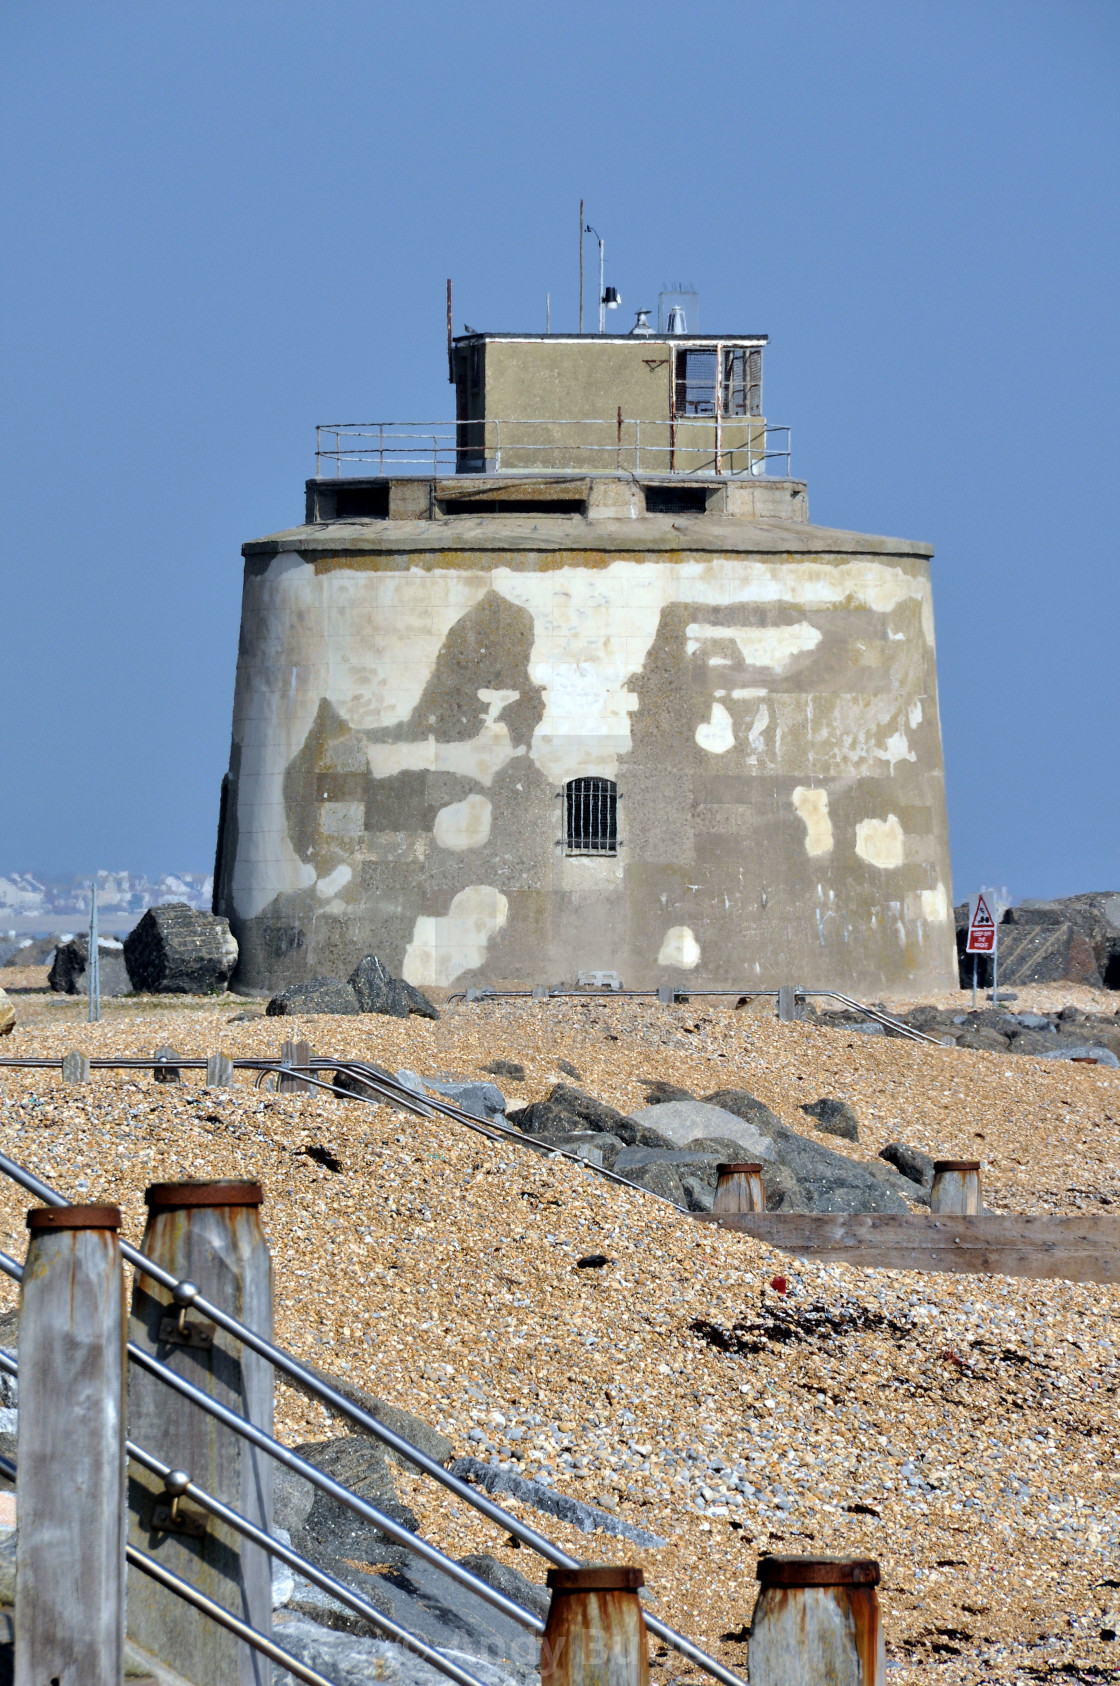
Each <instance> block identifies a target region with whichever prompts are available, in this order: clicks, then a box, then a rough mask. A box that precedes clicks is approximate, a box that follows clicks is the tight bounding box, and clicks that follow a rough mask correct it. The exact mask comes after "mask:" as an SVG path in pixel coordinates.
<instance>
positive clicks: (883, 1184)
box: [707, 1089, 922, 1212]
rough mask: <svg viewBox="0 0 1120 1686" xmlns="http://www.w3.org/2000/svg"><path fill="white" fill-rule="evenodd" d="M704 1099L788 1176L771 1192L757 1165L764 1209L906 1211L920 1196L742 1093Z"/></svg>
mask: <svg viewBox="0 0 1120 1686" xmlns="http://www.w3.org/2000/svg"><path fill="white" fill-rule="evenodd" d="M707 1099H708V1100H709V1101H711V1102H712V1103H713V1104H714V1105H716V1106H721V1107H725V1108H726V1110H727V1111H728V1112H737V1113H738V1114H739V1116H740V1117H744V1118H746V1119H747V1120H748V1121H749V1122H750V1123H752V1124H753V1125H754V1126H755V1127H756V1128H757V1129H758V1130H759V1132H760V1134H762V1135H764V1136H767V1137H768V1138H769V1140H770V1143H771V1146H772V1148H773V1155H774V1158H775V1159H777V1161H778V1163H779V1164H780V1165H781V1166H782V1167H783V1168H784V1170H785V1172H786V1173H788V1175H789V1176H790V1177H792V1179H793V1183H792V1186H790V1184H789V1183H788V1181H785V1179H783V1182H784V1183H785V1186H783V1187H779V1185H778V1183H777V1182H776V1181H775V1182H774V1183H773V1189H772V1186H771V1181H768V1176H769V1165H768V1163H767V1161H765V1160H763V1161H762V1182H763V1186H764V1188H765V1189H766V1206H767V1210H768V1211H778V1210H780V1211H790V1212H798V1211H799V1212H908V1211H909V1210H910V1207H909V1204H908V1202H909V1201H913V1200H921V1198H922V1195H921V1190H920V1189H919V1188H918V1187H917V1185H916V1184H913V1183H911V1182H910V1181H909V1180H908V1179H907V1178H904V1177H901V1176H899V1175H898V1173H897V1172H896V1171H893V1170H891V1169H890V1168H888V1166H886V1165H883V1167H882V1169H881V1170H880V1169H879V1167H875V1168H874V1169H873V1168H872V1167H871V1166H870V1165H865V1164H862V1163H861V1162H860V1161H859V1160H855V1159H849V1158H848V1157H847V1156H846V1155H845V1154H843V1153H836V1152H834V1151H833V1149H832V1148H830V1147H825V1146H824V1143H823V1142H816V1141H810V1140H809V1139H808V1137H806V1136H801V1135H799V1134H798V1133H797V1131H796V1130H791V1129H790V1127H789V1125H788V1124H783V1123H782V1122H781V1120H780V1119H779V1118H777V1117H775V1115H774V1114H773V1113H772V1112H770V1110H769V1108H768V1107H765V1106H763V1105H762V1103H761V1102H760V1101H759V1100H757V1099H756V1098H755V1096H754V1095H752V1094H750V1093H749V1092H748V1091H747V1090H745V1089H721V1090H717V1091H716V1093H715V1094H713V1095H708V1096H707Z"/></svg>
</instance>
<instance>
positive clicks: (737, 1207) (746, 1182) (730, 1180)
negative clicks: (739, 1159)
mask: <svg viewBox="0 0 1120 1686" xmlns="http://www.w3.org/2000/svg"><path fill="white" fill-rule="evenodd" d="M716 1176H717V1178H718V1181H717V1183H716V1195H715V1199H714V1201H713V1202H712V1211H713V1212H765V1210H766V1190H765V1189H764V1188H763V1186H762V1166H761V1165H746V1164H743V1165H738V1164H737V1165H717V1166H716Z"/></svg>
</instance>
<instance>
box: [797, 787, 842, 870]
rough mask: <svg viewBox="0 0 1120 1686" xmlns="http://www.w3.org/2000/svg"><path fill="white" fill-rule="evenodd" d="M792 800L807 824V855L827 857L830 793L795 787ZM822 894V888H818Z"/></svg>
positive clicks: (829, 836)
mask: <svg viewBox="0 0 1120 1686" xmlns="http://www.w3.org/2000/svg"><path fill="white" fill-rule="evenodd" d="M790 800H791V802H792V803H793V807H794V812H795V813H796V814H797V816H798V818H799V819H801V820H803V821H804V822H805V853H806V854H807V855H827V854H828V852H829V850H830V849H831V848H832V821H831V819H830V818H829V814H828V791H827V790H812V789H810V788H809V787H808V786H807V785H803V784H799V785H795V787H794V789H793V791H792V793H791V796H790ZM817 892H818V894H819V893H820V886H819V885H818V886H817Z"/></svg>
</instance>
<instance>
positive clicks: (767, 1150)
mask: <svg viewBox="0 0 1120 1686" xmlns="http://www.w3.org/2000/svg"><path fill="white" fill-rule="evenodd" d="M763 1110H764V1111H765V1108H764V1109H763ZM773 1116H774V1115H773V1113H771V1114H770V1117H771V1118H773ZM634 1122H635V1123H637V1124H641V1125H644V1126H646V1127H647V1128H651V1129H655V1130H657V1131H658V1133H659V1134H660V1135H662V1136H667V1137H668V1138H669V1140H670V1141H671V1142H672V1144H673V1146H674V1147H684V1146H686V1144H687V1143H689V1142H690V1141H692V1140H693V1138H694V1137H697V1136H708V1137H713V1136H715V1137H720V1138H723V1139H725V1140H729V1141H733V1142H735V1143H736V1144H737V1149H738V1156H739V1157H740V1158H742V1159H744V1160H758V1161H759V1163H761V1162H762V1161H763V1160H765V1159H774V1158H776V1157H777V1155H776V1154H775V1152H774V1148H773V1146H772V1144H771V1142H770V1141H769V1140H768V1138H767V1136H766V1135H765V1133H764V1132H763V1131H762V1130H760V1129H759V1128H757V1126H756V1125H755V1124H753V1123H752V1122H750V1121H749V1120H747V1119H744V1118H742V1117H740V1116H739V1114H737V1113H735V1112H732V1111H730V1110H729V1109H728V1108H726V1107H722V1106H719V1105H713V1104H712V1103H711V1101H710V1100H709V1101H665V1102H663V1103H662V1104H661V1105H659V1106H647V1107H643V1108H642V1110H641V1111H640V1112H636V1113H635V1114H634ZM774 1122H775V1123H777V1122H778V1120H777V1119H774Z"/></svg>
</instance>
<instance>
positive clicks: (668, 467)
mask: <svg viewBox="0 0 1120 1686" xmlns="http://www.w3.org/2000/svg"><path fill="white" fill-rule="evenodd" d="M715 343H716V342H715V341H714V340H713V341H711V342H708V341H704V342H703V344H704V346H708V345H710V346H711V347H714V346H715ZM728 343H729V345H730V344H738V343H740V342H738V341H733V340H729V341H728ZM742 343H747V342H742ZM692 344H693V342H692V341H681V342H678V343H677V344H674V342H673V341H670V340H665V339H646V338H645V337H635V336H629V335H624V336H622V337H618V336H613V337H612V336H610V335H602V336H600V335H598V334H584V335H583V336H582V338H578V337H575V336H572V337H570V338H564V337H561V336H558V335H552V336H550V337H547V338H534V337H532V336H529V337H526V338H525V339H516V338H501V337H498V338H486V339H485V341H476V342H474V343H473V344H467V343H464V342H459V343H458V344H457V345H456V348H455V358H456V367H457V371H458V389H459V399H460V404H461V409H460V412H459V413H460V415H461V417H462V419H465V420H475V419H479V420H483V419H485V421H486V425H485V427H481V426H480V427H479V428H478V430H477V431H476V432H475V433H474V434H473V435H472V436H471V443H472V444H474V445H476V446H479V447H484V454H485V456H486V459H487V461H488V462H490V463H493V464H496V465H497V466H498V468H499V469H500V470H501V471H503V472H505V471H525V470H529V471H536V472H540V471H544V470H548V469H562V470H564V471H565V472H568V473H588V472H590V473H608V472H610V471H611V470H612V469H616V468H617V469H624V470H628V471H631V472H634V473H646V474H668V473H669V472H670V471H672V472H677V473H691V472H694V471H696V470H700V469H702V468H703V467H704V466H705V465H710V464H711V463H712V461H713V459H714V455H715V451H716V444H717V430H716V421H715V417H714V416H704V417H691V418H689V417H685V416H683V415H682V416H680V417H678V419H677V421H676V425H675V436H672V435H671V433H670V427H669V418H670V415H671V414H672V409H673V377H674V368H675V364H674V358H675V356H676V354H677V352H678V351H680V352H681V353H682V354H683V352H684V351H685V350H687V349H688V347H689V346H691V345H692ZM619 411H621V413H622V418H623V421H622V428H621V433H620V432H619V429H618V427H617V417H618V412H619ZM495 417H496V418H497V423H495V422H494V421H493V419H492V418H495ZM517 418H522V420H521V422H520V425H517V426H514V425H511V424H512V423H513V422H514V421H515V420H516V419H517ZM565 418H566V421H565ZM574 423H578V424H580V425H578V426H576V425H573V424H574ZM765 430H766V424H765V421H764V420H763V419H762V418H761V417H740V416H724V417H722V419H721V421H720V424H719V433H718V439H719V445H720V450H721V453H722V460H723V471H724V472H725V473H726V472H736V471H737V470H739V469H743V470H745V469H746V468H747V467H748V466H749V460H748V458H747V457H746V455H745V453H746V451H747V447H748V446H749V445H750V444H751V442H752V441H753V443H754V448H755V450H756V452H761V451H762V450H763V449H764V444H763V441H764V437H765ZM671 443H672V444H673V447H674V448H673V450H672V451H671V450H670V445H671Z"/></svg>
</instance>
